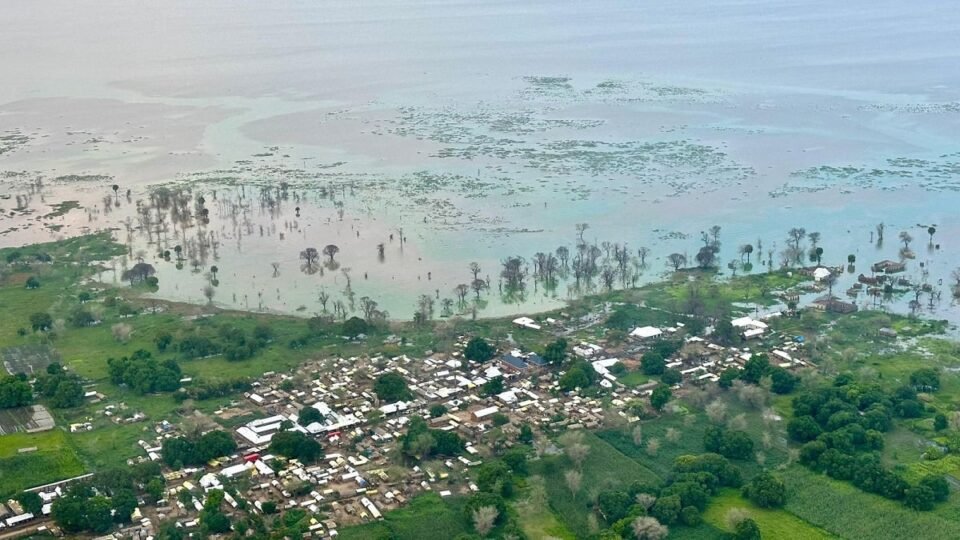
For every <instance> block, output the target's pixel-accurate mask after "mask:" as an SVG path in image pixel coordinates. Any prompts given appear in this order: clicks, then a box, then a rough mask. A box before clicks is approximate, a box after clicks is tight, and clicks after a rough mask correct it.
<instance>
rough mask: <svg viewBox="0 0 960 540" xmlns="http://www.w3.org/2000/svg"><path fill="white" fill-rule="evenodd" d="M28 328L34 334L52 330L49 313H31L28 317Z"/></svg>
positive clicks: (51, 318) (51, 319)
mask: <svg viewBox="0 0 960 540" xmlns="http://www.w3.org/2000/svg"><path fill="white" fill-rule="evenodd" d="M30 327H31V328H33V331H34V332H46V331H47V330H50V329H51V328H53V317H51V316H50V314H49V313H33V314H31V315H30Z"/></svg>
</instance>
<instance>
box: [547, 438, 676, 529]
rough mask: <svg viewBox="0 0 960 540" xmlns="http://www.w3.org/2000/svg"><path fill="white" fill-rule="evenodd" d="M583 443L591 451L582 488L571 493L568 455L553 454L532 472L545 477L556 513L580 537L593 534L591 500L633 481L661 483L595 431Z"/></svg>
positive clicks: (585, 463)
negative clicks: (568, 485)
mask: <svg viewBox="0 0 960 540" xmlns="http://www.w3.org/2000/svg"><path fill="white" fill-rule="evenodd" d="M584 443H585V444H587V445H588V446H589V447H590V453H589V455H588V456H587V458H586V459H585V460H584V462H583V471H582V478H583V481H582V484H581V487H580V490H579V491H577V492H576V493H571V492H570V489H569V488H568V487H567V484H566V480H565V479H564V473H565V472H566V471H568V470H570V469H573V468H574V465H573V463H571V462H570V460H569V459H567V457H566V456H550V457H544V458H541V459H540V460H539V461H536V462H533V463H532V467H531V469H532V472H533V473H534V474H537V475H539V476H541V477H543V479H544V481H545V483H546V488H547V500H548V501H549V503H550V507H551V509H553V511H554V513H555V514H556V516H557V517H558V518H559V519H560V520H561V521H562V522H563V523H564V524H565V525H566V527H567V528H568V529H569V530H570V531H571V532H572V533H573V534H574V535H575V536H576V537H577V538H584V537H586V536H588V535H589V534H590V528H589V526H588V524H587V516H588V515H589V510H588V508H589V503H590V502H591V501H593V500H594V497H596V496H597V494H598V493H600V492H601V491H606V490H611V489H619V488H624V489H625V488H626V487H627V486H629V485H630V484H631V483H633V482H645V483H651V484H653V483H658V482H659V480H660V479H659V477H658V476H657V475H656V474H655V473H654V472H653V471H651V470H650V469H647V468H646V467H644V466H642V465H640V464H639V463H637V462H636V461H634V460H632V459H630V458H628V457H627V456H625V455H623V454H622V453H620V452H619V451H618V450H617V449H616V448H614V447H613V446H611V445H610V444H609V443H607V442H606V441H604V440H602V439H600V438H599V437H597V436H596V435H594V434H593V433H589V432H584Z"/></svg>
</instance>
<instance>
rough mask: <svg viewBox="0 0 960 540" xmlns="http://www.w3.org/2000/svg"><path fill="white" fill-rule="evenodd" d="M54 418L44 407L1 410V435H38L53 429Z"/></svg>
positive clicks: (32, 406) (34, 406)
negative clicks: (18, 433)
mask: <svg viewBox="0 0 960 540" xmlns="http://www.w3.org/2000/svg"><path fill="white" fill-rule="evenodd" d="M53 426H54V422H53V417H52V416H50V412H49V411H47V408H46V407H44V406H43V405H30V406H28V407H16V408H13V409H0V435H7V434H10V433H17V432H21V431H26V432H28V433H36V432H40V431H46V430H48V429H53Z"/></svg>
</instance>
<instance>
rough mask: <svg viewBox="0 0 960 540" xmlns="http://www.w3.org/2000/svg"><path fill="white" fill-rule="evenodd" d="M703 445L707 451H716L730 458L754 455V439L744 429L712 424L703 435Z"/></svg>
mask: <svg viewBox="0 0 960 540" xmlns="http://www.w3.org/2000/svg"><path fill="white" fill-rule="evenodd" d="M703 446H704V449H705V450H706V451H707V452H714V453H717V454H720V455H721V456H723V457H726V458H730V459H750V458H751V457H753V441H752V440H751V439H750V436H749V435H748V434H747V433H746V432H744V431H737V430H725V429H723V428H721V427H717V426H710V427H708V428H707V430H706V432H705V433H704V435H703Z"/></svg>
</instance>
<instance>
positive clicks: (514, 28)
mask: <svg viewBox="0 0 960 540" xmlns="http://www.w3.org/2000/svg"><path fill="white" fill-rule="evenodd" d="M958 27H960V13H958V10H956V9H953V7H952V6H950V5H949V4H948V3H944V2H942V1H934V0H921V1H918V2H911V3H903V2H893V1H882V2H866V1H864V0H854V1H851V2H844V3H841V4H837V3H835V2H820V1H814V2H804V3H796V2H786V1H763V2H760V1H720V2H716V1H711V2H706V1H702V0H699V1H692V2H683V3H676V2H642V3H638V2H615V1H601V2H590V3H555V2H522V3H517V2H478V1H463V2H375V3H374V2H364V3H361V4H358V3H355V2H325V3H315V2H287V3H271V4H263V3H250V4H239V5H238V4H235V3H230V2H205V3H203V4H202V5H197V4H196V3H192V2H167V3H163V4H157V5H133V4H129V3H126V2H119V1H118V2H98V3H93V4H82V3H73V2H51V3H44V4H42V5H34V4H18V5H12V6H8V7H7V9H6V10H5V16H4V17H3V19H2V20H0V62H2V65H3V66H4V73H5V75H4V85H2V87H0V152H2V153H0V171H4V172H7V173H8V174H6V175H5V177H4V178H2V179H0V195H4V196H10V197H11V198H9V199H3V200H0V206H2V207H3V209H4V213H3V217H2V219H0V230H3V231H4V234H3V235H2V236H0V242H3V243H5V244H17V243H23V242H28V241H35V240H45V239H51V238H56V237H58V236H62V235H65V234H75V233H78V232H81V231H83V230H86V229H97V228H103V227H119V228H120V230H121V232H120V233H118V236H119V237H120V239H121V240H126V236H127V235H126V233H125V232H123V231H124V228H125V226H124V225H123V224H122V223H123V221H124V219H125V218H127V217H128V216H129V217H132V216H135V207H136V201H138V200H140V201H147V200H148V198H149V193H150V192H151V190H152V189H154V188H155V186H156V185H159V184H165V185H170V184H181V185H188V186H189V187H190V188H191V189H193V190H194V192H204V193H205V194H206V195H207V196H209V195H210V194H212V192H213V191H214V190H217V191H218V192H219V193H220V194H221V195H222V196H223V200H224V201H227V200H231V201H234V202H238V201H239V198H238V195H236V194H231V193H230V191H229V190H228V189H227V188H225V187H224V186H223V183H224V181H225V179H229V182H230V183H233V184H236V183H244V184H247V185H249V186H251V191H253V187H252V186H254V185H277V184H279V183H280V182H288V183H290V184H292V185H293V186H294V189H295V190H296V191H297V192H298V193H299V194H302V196H303V197H304V198H303V199H302V201H301V202H300V203H299V205H300V206H301V207H302V212H301V216H302V217H301V218H296V216H295V215H294V214H295V212H294V211H293V207H294V206H295V205H297V204H298V203H294V202H292V201H287V202H284V203H283V204H282V207H281V209H280V210H279V211H276V212H273V213H272V214H268V213H266V212H262V211H260V210H259V209H258V208H257V207H256V205H255V204H254V205H253V206H252V207H251V210H250V212H249V213H248V216H247V217H248V219H249V224H250V226H249V227H238V226H237V225H235V224H234V221H233V219H232V217H231V216H229V215H227V214H228V212H227V209H226V208H225V207H224V208H221V207H220V206H216V207H213V208H212V209H211V224H210V225H209V226H207V227H206V228H205V234H208V235H209V234H210V233H211V232H213V233H214V235H215V237H216V238H217V242H218V243H219V247H218V249H217V250H216V251H217V254H216V259H215V258H214V256H213V255H212V254H210V255H209V260H205V261H204V262H203V265H202V266H203V267H204V268H205V267H207V266H209V265H210V264H213V263H216V264H217V265H218V266H220V267H221V268H222V269H226V270H225V271H222V272H221V274H222V275H221V276H220V286H219V287H218V288H217V293H216V295H215V298H214V301H215V302H216V303H219V304H222V305H225V306H232V307H241V308H250V309H259V308H260V307H261V306H262V308H263V309H271V310H278V311H284V312H300V313H311V312H313V311H316V310H317V309H319V303H318V301H317V300H316V296H317V293H318V292H319V291H320V290H325V291H328V292H329V293H330V294H331V295H333V296H334V297H336V298H342V297H343V287H344V285H345V282H346V280H347V275H349V278H350V282H351V287H352V288H353V290H354V292H355V295H356V298H359V297H361V296H364V295H368V296H370V297H371V298H373V299H375V300H377V301H378V302H380V305H381V307H384V308H386V309H387V310H388V311H389V312H390V313H391V315H392V316H394V317H396V318H408V317H409V316H410V314H412V311H413V309H414V306H415V302H416V298H417V297H418V296H419V295H421V294H429V295H433V296H437V290H438V289H439V291H440V292H439V296H440V297H441V298H443V297H451V296H452V292H451V290H452V288H453V287H454V286H455V285H456V284H457V283H462V282H466V281H469V279H470V278H471V276H470V275H469V272H468V271H467V270H466V266H467V263H468V262H470V261H477V262H479V263H480V264H481V266H482V267H483V268H484V271H483V274H484V275H490V276H491V277H492V281H493V282H494V283H496V281H497V274H498V266H499V261H500V260H501V259H502V258H504V257H506V256H509V255H522V256H524V257H526V258H527V259H528V260H529V259H530V258H531V256H532V255H533V254H534V253H535V252H538V251H547V250H551V251H552V250H554V249H555V248H556V247H557V246H559V245H567V246H569V247H571V248H572V246H573V244H574V241H575V231H574V225H575V224H576V223H589V225H590V227H589V229H588V232H587V233H586V234H585V239H586V240H588V241H596V242H597V243H600V242H603V241H609V242H616V243H621V244H623V243H626V244H627V245H628V246H630V248H631V250H634V251H635V250H636V248H638V247H640V246H646V247H649V248H650V250H651V256H650V257H649V259H648V268H646V269H644V271H643V276H642V277H641V278H640V281H645V280H650V279H656V278H658V277H659V276H660V275H661V274H662V273H663V271H664V270H665V268H666V267H665V264H664V261H665V259H666V257H667V255H668V254H670V253H672V252H680V253H683V252H687V253H688V254H689V255H691V256H692V255H693V254H694V253H695V252H696V249H697V247H698V244H699V233H700V231H702V230H706V229H707V228H709V227H710V226H711V225H714V224H717V225H721V226H722V233H721V240H722V242H723V251H722V253H721V260H722V261H723V262H726V261H729V260H732V259H735V258H738V256H737V254H736V247H737V246H738V245H740V244H743V243H747V242H750V243H754V244H755V243H756V241H757V239H758V238H759V239H761V240H762V241H763V243H764V245H765V246H768V247H769V246H772V245H773V244H774V243H776V245H777V250H778V251H779V250H781V249H782V248H783V246H784V244H785V238H786V231H787V230H788V229H789V228H791V227H805V228H806V229H807V230H808V231H818V232H820V233H822V237H823V240H822V243H821V245H822V246H823V247H824V249H825V259H824V261H825V262H828V263H830V264H835V265H843V264H845V263H846V257H847V255H848V254H851V253H852V254H856V255H857V258H858V261H859V264H858V268H860V269H862V270H865V269H866V267H867V266H868V264H869V263H870V262H873V260H874V259H877V260H879V259H881V258H896V257H897V255H898V254H897V251H898V245H897V241H896V236H897V233H899V231H901V230H909V231H910V232H911V234H912V235H913V236H914V237H915V238H916V240H915V242H914V244H913V247H914V250H915V251H916V252H917V259H916V260H914V261H912V262H911V263H910V271H909V272H908V273H909V274H910V275H911V277H912V278H913V279H914V280H917V281H919V280H920V279H926V280H927V281H928V282H930V283H932V284H935V285H938V287H939V288H941V289H944V286H940V285H939V282H940V280H941V279H944V280H946V281H949V276H950V273H951V271H952V269H953V268H954V267H956V266H958V265H960V257H958V256H957V247H956V246H955V245H953V244H955V239H956V238H958V232H960V223H958V220H957V213H956V211H955V207H956V204H957V203H958V202H960V195H958V192H957V189H960V145H958V142H957V133H960V70H957V69H956V68H957V66H958V65H960V40H958V39H957V37H956V33H955V29H956V28H958ZM13 172H17V173H18V174H17V175H13V174H10V173H13ZM66 175H91V177H90V178H88V179H86V180H77V179H76V178H74V177H65V176H66ZM95 175H102V176H103V177H102V178H101V177H99V176H95ZM38 176H42V177H43V178H44V179H45V183H44V187H43V188H42V189H36V188H29V187H27V186H28V184H30V183H31V182H32V180H33V179H35V178H36V177H38ZM57 177H64V178H61V179H60V180H56V178H57ZM113 183H117V184H120V185H122V186H123V189H124V190H126V189H130V190H131V199H130V201H129V202H126V201H125V200H122V201H121V205H120V207H119V208H113V209H112V211H111V212H110V213H109V214H107V213H105V209H104V208H103V206H104V202H103V197H104V195H109V194H110V193H111V192H110V189H109V186H110V185H111V184H113ZM330 186H343V187H344V188H343V189H342V190H341V193H340V195H338V197H337V198H336V200H337V201H338V203H340V204H342V209H343V217H342V218H341V217H340V215H339V213H338V210H337V208H336V207H335V206H334V203H333V201H332V200H331V199H330V198H324V197H320V195H319V193H320V191H321V190H322V189H325V188H328V187H330ZM346 186H351V188H350V189H347V188H346ZM28 193H31V194H32V195H31V198H30V201H29V204H28V205H27V207H26V208H25V209H20V208H14V207H15V204H14V202H13V201H14V200H15V199H14V196H15V195H24V194H28ZM64 199H77V200H80V201H81V202H82V204H83V205H84V209H82V210H80V211H74V212H72V213H71V214H68V215H67V216H65V217H64V218H56V219H53V220H50V221H51V222H52V223H53V224H55V225H62V226H63V228H59V229H53V228H50V227H45V226H44V220H39V221H38V220H37V219H36V217H37V215H42V214H44V213H46V212H48V210H47V206H48V205H49V204H51V203H53V202H56V201H58V200H64ZM247 203H249V201H247ZM224 204H226V203H224ZM31 211H32V213H31ZM881 221H883V222H885V223H886V224H887V226H888V233H887V242H886V243H885V245H884V246H883V247H882V248H880V249H878V248H876V247H875V246H874V245H872V244H871V243H870V233H871V231H873V229H874V226H875V225H876V224H877V223H879V222H881ZM918 224H919V225H924V226H923V227H919V226H918ZM929 224H936V226H937V228H938V233H937V235H936V242H938V243H940V244H941V249H939V250H933V251H928V250H927V249H926V243H927V241H926V233H925V229H926V225H929ZM261 225H264V226H265V228H266V233H265V234H264V235H263V236H261V235H260V233H259V228H260V226H261ZM400 227H403V229H404V232H405V235H406V236H407V238H408V242H407V244H406V245H405V246H404V250H403V252H402V253H401V252H400V250H399V245H398V242H396V243H393V244H391V243H390V242H389V240H388V238H389V234H391V232H392V233H394V234H395V235H396V234H398V233H397V231H398V229H399V228H400ZM197 230H199V228H194V229H190V230H189V231H188V236H190V237H195V236H196V232H197ZM280 232H285V234H284V238H283V240H281V239H280V235H279V233H280ZM358 232H359V233H360V236H359V237H358V236H357V233H358ZM130 241H131V243H132V247H131V253H136V252H137V251H141V250H142V251H144V253H145V255H146V258H147V259H148V260H149V261H150V262H153V263H155V264H156V265H157V267H158V269H159V277H160V280H161V290H160V291H159V293H158V294H159V296H161V297H164V298H171V299H177V300H188V301H193V302H204V301H206V300H205V298H204V296H203V293H202V289H203V286H204V285H205V284H206V282H207V281H208V280H207V279H206V278H205V277H204V273H203V272H200V273H196V274H193V273H191V272H190V271H189V268H187V269H185V270H181V271H177V270H175V269H173V268H172V265H170V264H168V263H164V262H162V261H159V260H158V259H157V258H156V252H157V251H158V247H159V246H157V245H150V244H148V243H147V241H146V239H145V238H143V235H142V234H134V235H132V236H131V239H130ZM180 241H184V240H183V239H182V238H181V239H180ZM379 242H385V243H386V244H387V253H386V254H385V255H386V257H385V261H384V262H380V261H378V260H377V257H376V249H375V246H376V244H377V243H379ZM327 243H336V244H338V245H339V246H340V247H341V251H340V254H339V255H338V260H339V264H340V265H341V266H342V267H345V268H349V269H350V270H349V272H348V273H347V275H345V274H344V273H343V272H342V271H340V270H337V271H334V272H325V273H324V275H323V276H319V275H317V274H314V275H305V274H303V273H302V272H300V270H299V261H298V254H299V252H300V251H301V250H302V249H304V248H305V247H308V246H315V247H317V248H318V249H320V248H322V246H323V245H326V244H327ZM166 247H167V248H169V247H171V246H169V245H168V246H166ZM774 259H775V260H779V256H777V255H775V256H774ZM131 261H132V259H130V260H127V261H118V263H117V264H118V268H122V266H123V265H125V264H127V265H129V264H130V262H131ZM271 262H278V263H280V273H279V276H278V277H273V275H272V267H271V265H270V263H271ZM920 262H924V265H925V267H926V268H927V269H928V270H929V274H928V275H927V276H926V277H923V276H922V274H921V271H920V267H919V263H920ZM188 266H189V265H188ZM758 270H759V268H756V269H755V271H758ZM428 272H429V273H430V279H428V278H427V273H428ZM364 274H365V275H366V276H364ZM103 279H106V280H109V279H113V277H112V273H108V275H105V276H104V277H103ZM842 285H846V284H845V283H842ZM842 288H843V289H845V288H846V287H845V286H843V287H842ZM494 290H496V285H494ZM575 294H577V293H576V292H575V291H571V290H569V289H568V287H567V286H566V284H562V285H560V286H558V288H557V290H556V291H555V293H551V294H549V295H547V296H544V295H543V294H542V290H540V289H539V288H538V290H537V292H536V294H534V293H533V291H530V293H529V294H528V295H527V300H526V301H525V302H524V303H521V304H516V303H505V302H502V301H501V300H500V299H498V298H496V295H492V296H490V297H489V298H488V300H489V302H488V304H487V305H486V306H485V307H484V309H483V310H482V311H481V314H489V315H493V314H503V313H518V312H526V311H536V310H540V309H546V308H548V307H552V306H555V305H558V304H559V303H560V302H561V301H562V300H563V299H564V298H567V297H568V296H570V295H575ZM244 295H246V299H244ZM254 296H256V299H254ZM949 296H950V294H949V291H948V290H947V291H945V294H944V296H943V298H942V300H941V302H940V303H939V304H938V305H937V306H936V307H935V311H936V313H937V314H938V315H940V316H945V317H949V318H951V319H956V318H957V315H956V310H954V308H953V306H952V305H951V302H950V300H949V299H948V298H949ZM235 298H236V299H235ZM924 303H926V302H924ZM300 308H302V309H300ZM892 308H893V309H900V310H903V309H905V302H904V301H900V302H894V303H893V304H892ZM298 310H299V311H298ZM437 311H438V312H439V305H438V308H437Z"/></svg>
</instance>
